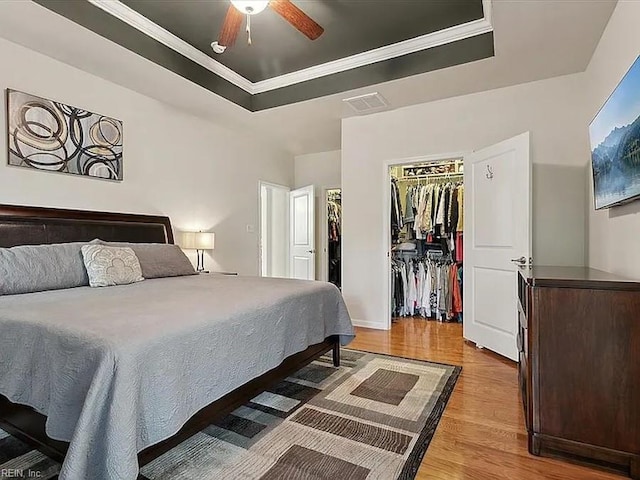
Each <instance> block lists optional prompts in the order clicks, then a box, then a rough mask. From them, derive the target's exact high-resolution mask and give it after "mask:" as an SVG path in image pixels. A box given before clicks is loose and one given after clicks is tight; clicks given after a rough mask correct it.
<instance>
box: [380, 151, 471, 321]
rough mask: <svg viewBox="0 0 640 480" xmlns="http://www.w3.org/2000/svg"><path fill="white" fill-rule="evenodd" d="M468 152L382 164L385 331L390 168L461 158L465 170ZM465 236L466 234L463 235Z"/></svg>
mask: <svg viewBox="0 0 640 480" xmlns="http://www.w3.org/2000/svg"><path fill="white" fill-rule="evenodd" d="M470 153H471V152H470V151H465V152H451V153H437V154H433V155H421V156H418V157H407V158H398V159H393V160H386V161H385V162H383V165H382V168H383V175H382V178H383V179H384V183H383V185H382V192H383V195H382V202H383V206H382V216H383V219H382V226H383V227H382V245H383V247H384V251H385V252H386V253H385V255H384V257H383V259H382V261H383V262H384V263H383V265H384V267H383V269H382V271H383V272H386V275H385V276H384V279H383V282H384V284H383V285H385V287H386V288H385V289H384V291H385V292H386V295H385V296H384V301H383V305H384V308H385V312H384V318H385V325H386V328H385V330H391V167H395V166H398V165H407V164H411V163H427V162H438V161H443V160H450V159H452V158H461V159H462V165H463V169H465V170H466V165H465V163H466V157H467V156H468V155H469V154H470ZM467 218H468V217H467V215H465V216H464V226H463V228H464V230H465V232H466V230H467V220H466V219H467ZM465 235H466V233H465Z"/></svg>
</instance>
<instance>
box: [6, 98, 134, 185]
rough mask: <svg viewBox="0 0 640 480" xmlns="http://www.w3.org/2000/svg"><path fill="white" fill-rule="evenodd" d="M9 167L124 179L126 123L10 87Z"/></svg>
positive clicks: (8, 99) (8, 119) (8, 123)
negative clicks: (123, 124) (124, 125)
mask: <svg viewBox="0 0 640 480" xmlns="http://www.w3.org/2000/svg"><path fill="white" fill-rule="evenodd" d="M7 126H8V150H9V165H14V166H18V167H25V168H30V169H36V170H45V171H53V172H60V173H68V174H73V175H83V176H87V177H95V178H102V179H108V180H116V181H121V180H122V179H123V171H122V137H123V130H122V122H121V121H120V120H115V119H113V118H109V117H105V116H104V115H99V114H97V113H92V112H89V111H87V110H83V109H81V108H77V107H72V106H70V105H65V104H64V103H59V102H55V101H53V100H46V99H44V98H40V97H36V96H35V95H30V94H27V93H22V92H18V91H15V90H10V89H8V90H7Z"/></svg>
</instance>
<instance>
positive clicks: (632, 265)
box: [585, 1, 640, 279]
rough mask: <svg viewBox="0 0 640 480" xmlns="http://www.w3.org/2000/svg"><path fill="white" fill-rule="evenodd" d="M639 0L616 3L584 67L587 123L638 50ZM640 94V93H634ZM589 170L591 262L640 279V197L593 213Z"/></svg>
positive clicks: (627, 67) (599, 267)
mask: <svg viewBox="0 0 640 480" xmlns="http://www.w3.org/2000/svg"><path fill="white" fill-rule="evenodd" d="M639 23H640V2H628V1H627V2H625V1H620V2H618V5H617V7H616V9H615V11H614V12H613V15H612V16H611V19H610V20H609V24H608V26H607V28H606V30H605V31H604V34H603V35H602V39H601V40H600V43H599V44H598V47H597V48H596V51H595V52H594V54H593V58H592V59H591V62H590V63H589V67H588V68H587V71H586V84H587V88H586V95H585V102H586V104H587V106H588V112H587V113H588V114H587V117H586V121H585V123H587V124H588V123H589V122H590V121H591V119H592V118H593V117H594V116H595V114H596V113H597V112H598V110H599V109H600V107H601V106H602V105H603V104H604V102H605V101H606V100H607V98H608V97H609V95H610V94H611V92H613V90H614V89H615V88H616V85H618V83H619V82H620V80H622V77H623V76H624V74H625V73H626V72H627V70H628V69H629V67H630V66H631V65H632V64H633V62H634V61H635V59H636V57H637V56H638V54H640V28H638V24H639ZM638 95H640V92H638ZM585 170H586V171H588V172H589V173H588V174H589V183H588V189H589V196H588V211H589V265H590V266H591V267H593V268H598V269H601V270H606V271H609V272H614V273H618V274H621V275H625V276H628V277H631V278H635V279H640V201H634V202H632V203H629V204H627V205H623V206H620V207H614V208H611V209H609V210H600V211H597V212H596V211H595V208H594V206H593V183H592V181H591V169H590V166H589V165H587V167H585Z"/></svg>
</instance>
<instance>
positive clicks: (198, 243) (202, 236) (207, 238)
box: [180, 232, 216, 250]
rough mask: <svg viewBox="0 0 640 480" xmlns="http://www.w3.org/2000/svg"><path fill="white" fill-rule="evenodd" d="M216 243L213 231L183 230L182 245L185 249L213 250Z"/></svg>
mask: <svg viewBox="0 0 640 480" xmlns="http://www.w3.org/2000/svg"><path fill="white" fill-rule="evenodd" d="M215 243H216V236H215V234H214V233H213V232H183V233H182V241H181V242H180V246H181V247H182V248H184V249H185V250H213V248H214V246H215Z"/></svg>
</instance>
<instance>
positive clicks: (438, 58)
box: [35, 0, 494, 111]
mask: <svg viewBox="0 0 640 480" xmlns="http://www.w3.org/2000/svg"><path fill="white" fill-rule="evenodd" d="M35 1H36V2H37V3H39V4H41V5H43V6H44V7H46V8H48V9H50V10H53V11H55V12H57V13H59V14H62V15H64V16H65V17H67V18H69V19H71V20H73V21H75V22H76V23H79V24H81V25H83V26H85V27H87V28H89V29H91V30H93V31H94V32H96V33H98V34H100V35H102V36H104V37H106V38H108V39H110V40H112V41H114V42H116V43H118V44H120V45H122V46H124V47H125V48H128V49H129V50H132V51H134V52H136V53H138V54H139V55H142V56H143V57H145V58H147V59H149V60H151V61H153V62H155V63H158V64H160V65H162V66H164V67H165V68H168V69H170V70H172V71H174V72H175V73H177V74H179V75H181V76H183V77H184V78H187V79H189V80H191V81H193V82H195V83H197V84H199V85H201V86H203V87H204V88H207V89H209V90H211V91H212V92H214V93H217V94H219V95H221V96H223V97H225V98H227V99H228V100H231V101H233V102H234V103H236V104H238V105H240V106H242V107H244V108H246V109H248V110H251V111H257V110H263V109H267V108H272V107H276V106H280V105H286V104H290V103H295V102H299V101H303V100H308V99H311V98H317V97H320V96H325V95H330V94H334V93H338V92H341V91H346V90H351V89H354V88H360V87H365V86H367V85H372V84H377V83H381V82H385V81H389V80H395V79H399V78H403V77H407V76H411V75H416V74H420V73H424V72H428V71H433V70H437V69H441V68H446V67H450V66H453V65H459V64H462V63H467V62H471V61H475V60H480V59H483V58H487V57H491V56H493V54H494V45H493V33H492V26H491V18H490V7H491V5H490V2H489V1H488V0H484V1H482V0H431V1H421V0H394V1H393V2H381V1H377V0H314V1H309V0H307V1H304V0H294V3H295V4H296V5H297V6H298V7H300V8H301V9H302V10H304V11H305V13H306V14H308V15H309V16H310V17H312V18H313V19H314V20H315V21H317V22H318V23H319V24H320V25H322V26H323V27H324V29H325V32H324V34H323V35H322V36H321V37H320V38H319V39H317V40H315V41H311V40H309V39H307V38H306V37H304V36H303V35H302V34H300V33H299V32H298V31H297V30H295V29H294V28H293V27H292V26H291V25H289V24H288V23H287V22H285V21H284V20H283V19H282V18H281V17H280V16H279V15H277V14H276V13H275V12H274V11H272V10H270V9H266V10H265V11H264V12H262V13H260V14H257V15H254V16H252V22H251V23H252V25H251V30H252V39H253V43H252V45H248V44H247V40H246V36H245V34H244V25H243V28H242V32H241V33H240V35H239V36H238V39H237V42H236V44H235V45H234V46H233V47H230V48H228V49H227V50H226V51H225V52H224V53H223V54H216V53H214V52H213V50H212V49H211V46H210V44H211V42H212V41H214V40H216V39H217V37H218V34H219V31H220V27H221V25H222V23H223V21H224V17H225V14H226V11H227V9H228V8H229V5H230V3H229V2H228V1H227V0H210V1H203V0H198V1H184V0H122V1H118V0H82V1H77V0H57V1H55V2H52V1H48V0H35Z"/></svg>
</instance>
